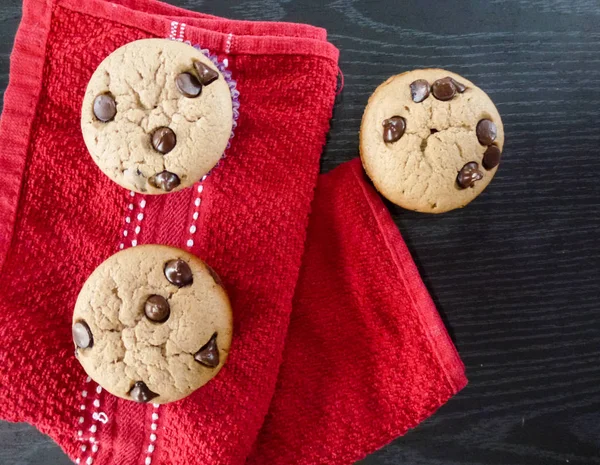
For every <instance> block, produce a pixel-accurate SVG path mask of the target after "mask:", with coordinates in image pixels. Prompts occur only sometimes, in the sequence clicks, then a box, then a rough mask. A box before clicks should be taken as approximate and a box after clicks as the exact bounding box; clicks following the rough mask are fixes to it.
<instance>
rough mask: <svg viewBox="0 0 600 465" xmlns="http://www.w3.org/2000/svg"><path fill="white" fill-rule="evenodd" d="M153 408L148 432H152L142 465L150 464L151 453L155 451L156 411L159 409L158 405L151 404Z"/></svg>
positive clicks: (157, 416)
mask: <svg viewBox="0 0 600 465" xmlns="http://www.w3.org/2000/svg"><path fill="white" fill-rule="evenodd" d="M153 406H154V411H153V412H152V423H151V424H150V430H151V431H152V432H151V433H150V442H149V443H148V448H147V449H146V458H145V460H144V465H150V464H151V463H152V453H153V452H154V449H156V445H155V442H156V439H157V436H156V431H157V430H158V418H159V415H158V409H159V407H160V405H159V404H153Z"/></svg>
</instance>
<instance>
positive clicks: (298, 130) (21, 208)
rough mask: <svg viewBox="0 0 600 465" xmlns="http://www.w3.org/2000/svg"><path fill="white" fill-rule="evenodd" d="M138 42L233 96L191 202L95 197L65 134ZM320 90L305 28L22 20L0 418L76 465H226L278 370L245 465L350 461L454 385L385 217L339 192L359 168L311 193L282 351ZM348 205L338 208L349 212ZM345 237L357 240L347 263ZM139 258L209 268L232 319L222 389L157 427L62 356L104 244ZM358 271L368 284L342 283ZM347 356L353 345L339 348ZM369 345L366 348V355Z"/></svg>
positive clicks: (8, 104)
mask: <svg viewBox="0 0 600 465" xmlns="http://www.w3.org/2000/svg"><path fill="white" fill-rule="evenodd" d="M145 37H165V38H173V39H176V40H177V39H178V40H189V41H190V42H191V43H193V44H197V45H199V46H201V47H202V48H206V49H208V50H209V51H210V53H212V54H214V55H216V56H217V57H218V58H219V59H220V60H221V62H222V63H225V64H226V72H230V73H231V76H232V79H233V80H235V81H237V89H236V91H239V92H240V95H239V101H240V110H239V120H238V127H237V128H236V130H235V138H234V139H233V141H232V145H231V148H230V149H229V150H228V153H227V158H226V159H225V160H224V161H223V162H222V163H221V164H220V165H219V167H218V168H216V169H215V170H214V171H213V173H212V174H211V175H210V176H209V177H208V178H207V179H206V180H205V181H204V182H202V183H199V184H198V185H197V186H195V187H194V188H193V189H188V190H185V191H182V192H179V193H176V194H170V195H166V196H160V197H145V196H140V195H137V194H136V195H130V193H128V192H125V191H123V189H121V188H119V187H118V186H117V185H115V184H113V183H112V182H111V181H109V180H108V179H106V178H105V177H104V176H103V175H102V174H101V173H100V171H99V170H98V169H97V168H96V166H95V165H94V163H93V162H92V160H91V158H90V156H89V155H88V154H87V151H86V150H85V147H84V145H83V141H82V138H81V135H80V132H79V129H78V127H79V109H80V105H81V99H82V96H83V92H84V89H85V85H86V84H87V80H88V79H89V77H90V75H91V73H92V72H93V70H94V69H95V67H96V66H97V65H98V64H99V62H100V61H101V60H102V59H103V58H104V57H105V56H106V55H108V54H109V53H110V52H112V51H113V50H114V49H116V48H117V47H119V46H120V45H123V44H125V43H127V42H130V41H132V40H136V39H141V38H145ZM224 69H225V68H224ZM336 76H337V50H335V48H334V47H333V46H331V45H330V44H328V43H327V42H325V33H324V31H323V30H321V29H318V28H312V27H309V26H303V25H287V24H278V23H249V22H243V21H226V20H220V19H218V18H214V17H209V16H205V15H196V14H194V15H192V14H191V13H189V12H186V11H184V10H179V9H175V8H173V7H170V6H168V5H164V4H160V3H157V2H154V1H142V0H118V1H114V2H112V3H108V2H105V1H102V0H88V1H86V2H79V1H76V0H26V1H25V4H24V15H23V22H22V24H21V27H20V29H19V33H18V36H17V40H16V43H15V49H14V53H13V57H12V60H11V77H10V87H9V89H8V90H7V93H6V94H5V109H4V113H3V117H2V124H1V127H0V140H2V142H3V146H4V147H5V149H4V151H3V152H2V153H0V165H1V166H3V170H4V176H3V179H4V183H3V185H4V186H3V187H4V188H3V191H2V193H1V194H0V220H1V221H0V266H1V269H0V282H3V283H9V285H3V286H2V287H1V288H0V301H1V302H2V309H3V312H4V315H6V318H5V320H4V322H3V323H2V325H0V337H1V338H2V340H3V344H2V346H1V347H0V402H1V403H2V405H3V407H2V410H1V411H0V415H1V416H2V417H3V418H6V419H10V420H14V421H29V422H30V423H32V424H34V425H36V426H37V427H38V428H39V429H40V430H41V431H43V432H45V433H47V434H50V435H51V436H52V437H53V438H54V439H55V440H56V441H57V442H58V443H59V444H60V445H61V446H62V447H63V448H64V449H65V451H66V452H67V453H68V454H69V455H70V456H71V457H73V459H75V460H79V461H80V462H81V463H93V462H95V463H122V464H137V463H146V464H149V463H152V462H154V463H173V464H179V463H181V464H183V463H186V464H187V463H227V464H236V463H242V462H243V461H244V460H245V459H246V457H247V456H248V454H249V453H250V450H251V446H252V444H253V442H254V441H255V439H256V437H257V433H258V430H259V428H260V427H261V425H262V423H263V419H264V416H265V415H266V413H267V410H268V409H269V403H270V402H271V398H272V396H273V392H274V389H275V382H276V379H277V373H278V370H279V367H280V364H281V360H282V357H284V358H285V362H284V364H283V365H282V368H281V376H280V380H279V384H278V389H277V392H276V394H275V397H274V401H273V404H272V406H271V410H270V413H269V416H268V419H267V423H266V425H265V428H264V429H263V431H262V432H261V435H260V440H259V442H258V443H257V446H256V447H255V449H254V452H253V454H252V457H251V459H250V460H251V461H253V462H256V463H263V462H265V461H266V460H267V459H268V460H270V461H272V462H277V463H315V462H319V463H348V462H349V461H352V460H354V459H356V458H359V457H360V456H362V455H365V454H366V453H368V452H370V451H371V450H373V449H374V448H376V447H378V446H380V445H382V444H384V443H385V442H387V441H388V440H390V439H391V438H393V437H394V436H395V435H398V434H401V433H403V432H404V431H405V429H406V428H407V427H410V426H412V425H414V424H416V423H417V422H418V421H419V420H420V419H422V418H423V417H425V416H426V415H428V414H430V413H431V412H432V411H433V410H435V408H437V407H438V406H439V405H440V404H441V403H443V402H444V401H445V400H446V399H447V398H448V397H449V396H450V395H451V394H452V393H453V392H455V391H456V390H457V389H459V388H460V387H461V386H462V385H464V382H465V381H464V377H463V376H462V365H461V364H460V361H459V360H458V358H457V357H456V355H455V353H454V351H453V348H452V345H451V343H450V342H449V341H448V339H447V336H446V333H445V331H444V329H443V327H442V326H441V325H439V320H438V319H437V315H436V314H435V310H434V309H433V307H432V305H431V302H430V300H428V297H427V294H426V292H425V290H424V288H423V286H422V284H421V283H420V281H419V279H418V275H417V274H416V271H415V269H414V265H412V262H411V260H410V257H409V255H408V253H407V252H406V250H405V248H404V247H403V245H402V242H401V239H400V237H399V235H398V232H397V230H396V229H395V227H394V226H393V223H391V219H390V218H389V215H388V214H387V212H385V210H384V209H383V207H382V206H381V204H380V203H377V202H379V200H378V198H377V196H376V195H375V194H374V193H373V191H372V189H371V188H370V187H369V186H368V185H367V184H366V183H365V182H364V179H361V178H360V177H358V178H357V179H356V180H353V179H352V177H348V174H347V173H353V174H352V176H357V170H358V171H359V168H360V167H359V166H358V164H356V163H355V164H354V165H349V166H348V167H347V168H346V167H344V168H341V169H340V170H336V172H335V173H338V174H335V173H332V174H331V175H328V176H327V177H324V178H323V181H322V183H321V185H320V187H319V189H318V191H317V193H318V195H317V199H316V201H315V204H314V207H313V208H314V211H315V214H314V215H313V217H312V220H311V221H312V226H311V229H310V231H311V232H310V236H309V246H308V247H307V251H306V255H305V266H304V271H303V273H302V279H301V280H300V282H299V283H298V291H297V295H296V301H295V305H294V318H293V320H292V326H291V327H290V333H289V336H288V341H289V343H288V346H287V347H286V349H285V353H283V347H284V339H285V337H286V332H287V326H288V322H289V316H290V313H291V311H292V295H293V292H294V288H295V286H296V281H297V277H298V272H299V268H300V261H301V256H302V252H303V247H304V240H305V236H306V226H307V222H308V214H309V209H310V202H311V199H312V195H313V189H314V186H315V184H316V180H317V173H318V158H319V154H320V150H321V147H322V145H323V143H324V140H325V134H326V132H327V129H328V119H329V117H330V115H331V108H332V105H333V99H334V94H335V85H336ZM359 180H360V182H359ZM348 183H349V184H348ZM335 186H338V187H337V188H336V187H335ZM357 187H360V189H358V190H357ZM344 192H347V195H348V196H350V195H351V192H354V194H353V195H354V197H352V202H349V203H348V204H347V205H346V202H344V201H343V197H340V195H342V194H343V193H344ZM360 192H363V194H362V195H363V196H364V199H363V198H361V197H360V195H358V194H360ZM334 194H335V195H334ZM335 199H337V200H335ZM348 199H350V197H348ZM329 200H331V203H329ZM357 200H358V201H357ZM332 212H333V213H332ZM344 212H345V213H344ZM373 225H375V226H376V227H373ZM191 226H194V227H195V228H192V229H190V228H191ZM193 230H195V232H194V233H192V232H190V231H193ZM358 232H360V233H362V234H363V235H366V236H365V237H364V241H363V242H360V243H359V244H356V243H354V244H353V243H352V242H351V240H355V239H360V238H359V237H356V238H352V237H349V236H352V235H353V234H357V233H358ZM155 242H158V243H166V244H172V245H175V246H179V247H182V248H188V249H190V250H191V251H192V252H193V253H195V254H197V255H199V256H200V257H202V258H203V259H205V260H207V261H208V262H209V263H210V264H211V265H212V266H213V267H214V268H215V269H216V270H217V271H218V272H219V274H220V275H221V276H222V277H223V278H224V282H225V285H226V287H227V289H228V291H229V293H230V295H231V298H232V303H233V307H234V313H235V328H234V332H235V333H234V343H233V346H232V350H231V354H230V357H229V360H228V363H227V365H226V366H225V368H224V369H223V371H222V372H221V373H220V374H219V376H218V377H217V378H216V379H215V380H213V381H212V382H211V383H209V384H208V385H207V386H206V387H204V388H202V389H201V390H199V391H197V392H196V393H194V394H193V395H192V396H190V397H189V398H187V399H185V400H184V401H181V402H178V403H175V404H170V405H167V406H161V407H160V408H155V407H153V406H149V405H139V404H134V403H131V402H128V401H122V400H118V399H116V398H114V397H113V396H111V395H109V394H107V393H105V392H104V391H102V390H101V389H99V388H98V387H97V386H96V385H95V384H94V383H93V382H86V379H85V374H84V373H83V371H82V369H81V368H80V366H79V365H78V363H77V361H76V360H75V358H74V357H73V350H72V349H73V346H72V342H71V336H70V317H71V312H72V307H73V304H74V301H75V297H76V295H77V293H78V291H79V289H80V287H81V285H82V283H83V281H84V280H85V279H86V278H87V276H88V275H89V273H90V272H91V271H92V270H93V269H94V268H95V267H96V266H97V265H98V264H99V263H100V262H101V261H102V260H104V259H105V258H107V257H108V256H109V255H111V254H112V253H114V252H115V251H116V250H118V248H119V246H120V244H123V246H124V247H126V246H131V245H135V244H136V243H155ZM383 244H388V245H386V246H384V245H383ZM350 249H351V250H350ZM323 250H325V251H326V252H327V254H328V256H330V257H331V262H328V261H327V260H324V259H323V257H320V253H321V251H323ZM360 251H362V252H360ZM357 254H358V255H357ZM367 256H368V257H367ZM352 257H355V258H354V260H353V259H352ZM356 257H358V258H360V257H362V260H363V261H364V262H365V263H368V264H369V266H365V267H364V268H358V267H355V263H354V261H355V260H356ZM390 263H394V264H395V266H392V265H390ZM386 267H387V268H386ZM390 267H391V268H390ZM384 269H388V270H389V269H391V270H395V271H394V273H392V274H386V273H383V272H382V270H384ZM399 280H401V281H399ZM325 291H327V294H324V292H325ZM320 309H323V311H320ZM419 315H421V316H419ZM399 319H401V320H402V325H400V326H399V325H398V320H399ZM405 319H406V321H404V320H405ZM340 321H341V322H342V324H340ZM366 322H370V323H369V324H366ZM404 326H406V327H407V328H409V329H407V330H406V331H405V329H404ZM330 334H331V335H332V336H333V337H331V338H330V339H328V340H324V336H327V335H330ZM436 334H439V335H441V336H436ZM348 340H350V341H352V347H346V348H344V350H340V346H339V344H340V341H348ZM369 342H370V343H371V344H373V345H376V344H377V343H378V342H379V345H378V346H376V347H375V348H374V350H373V351H371V352H370V357H366V355H365V350H364V349H365V346H364V345H362V344H366V345H367V346H369V345H371V344H368V343H369ZM421 351H422V353H421ZM315 357H316V358H315ZM351 359H355V360H363V362H362V363H360V364H357V366H354V365H351V364H350V365H349V363H348V360H351ZM367 362H368V363H367ZM365 363H367V364H366V365H365ZM360 365H365V366H362V368H361V366H360ZM357 374H361V376H358V377H357ZM342 387H343V389H342ZM296 407H299V408H300V409H301V410H302V409H304V410H305V411H304V412H299V411H298V410H297V409H296ZM380 419H385V421H382V422H381V425H380V426H377V423H378V421H379V420H380ZM344 425H346V426H344ZM348 425H351V426H352V431H351V433H352V434H348V429H347V428H348ZM306 428H309V429H310V430H311V432H310V435H306ZM334 433H335V434H334ZM309 436H310V439H311V441H312V442H310V443H308V442H307V443H306V444H303V443H302V441H301V439H302V438H303V437H306V438H307V439H308V437H309ZM329 437H331V438H332V439H334V441H332V442H329V440H328V438H329ZM357 437H361V438H362V439H361V440H360V441H358V440H357ZM303 455H306V457H305V458H304V460H305V461H304V462H301V460H303V459H302V456H303Z"/></svg>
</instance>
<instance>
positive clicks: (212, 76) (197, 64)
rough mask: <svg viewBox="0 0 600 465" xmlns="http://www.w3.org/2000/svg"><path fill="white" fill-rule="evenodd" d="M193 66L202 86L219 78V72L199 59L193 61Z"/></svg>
mask: <svg viewBox="0 0 600 465" xmlns="http://www.w3.org/2000/svg"><path fill="white" fill-rule="evenodd" d="M194 68H196V72H197V73H198V78H199V79H200V82H201V83H202V85H203V86H207V85H209V84H210V83H212V82H214V81H216V80H217V79H219V73H217V72H216V71H215V70H214V69H212V68H211V67H210V66H207V65H205V64H204V63H202V62H201V61H194Z"/></svg>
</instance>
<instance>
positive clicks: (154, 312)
mask: <svg viewBox="0 0 600 465" xmlns="http://www.w3.org/2000/svg"><path fill="white" fill-rule="evenodd" d="M144 313H145V314H146V317H148V319H149V320H152V321H156V322H157V323H163V322H164V321H167V320H168V319H169V315H170V314H171V307H170V306H169V302H167V299H165V298H164V297H163V296H162V295H152V296H150V297H148V300H146V303H145V304H144Z"/></svg>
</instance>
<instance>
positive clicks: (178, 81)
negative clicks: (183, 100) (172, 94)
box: [175, 73, 202, 98]
mask: <svg viewBox="0 0 600 465" xmlns="http://www.w3.org/2000/svg"><path fill="white" fill-rule="evenodd" d="M175 85H176V86H177V89H179V92H181V93H182V94H183V95H185V96H186V97H188V98H195V97H198V96H199V95H200V94H201V93H202V84H200V81H198V78H197V77H196V76H194V75H193V74H190V73H181V74H180V75H178V76H177V77H176V78H175Z"/></svg>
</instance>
